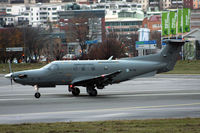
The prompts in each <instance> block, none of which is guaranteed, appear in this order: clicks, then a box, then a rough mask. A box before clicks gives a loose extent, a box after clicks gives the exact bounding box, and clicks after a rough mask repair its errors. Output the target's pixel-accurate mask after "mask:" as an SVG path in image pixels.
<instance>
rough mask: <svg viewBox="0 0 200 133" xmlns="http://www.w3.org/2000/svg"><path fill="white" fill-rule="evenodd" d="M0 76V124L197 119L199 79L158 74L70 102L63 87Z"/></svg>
mask: <svg viewBox="0 0 200 133" xmlns="http://www.w3.org/2000/svg"><path fill="white" fill-rule="evenodd" d="M9 84H10V81H9V80H8V79H5V78H4V77H0V123H1V124H2V123H8V124H12V123H27V122H28V123H29V122H68V121H98V120H126V119H152V118H184V117H200V75H156V76H155V77H151V78H140V79H135V80H131V81H127V82H123V83H120V84H115V85H110V86H107V87H106V88H105V89H104V90H98V94H99V95H98V96H97V97H90V96H88V95H87V94H86V91H85V88H80V89H81V94H80V96H78V97H74V96H72V95H71V93H69V92H68V91H67V89H68V87H67V86H57V87H56V88H41V89H40V93H41V95H42V96H41V98H40V99H35V98H34V96H33V95H34V93H35V90H34V88H33V87H31V86H21V85H18V84H14V85H13V87H12V86H10V85H9Z"/></svg>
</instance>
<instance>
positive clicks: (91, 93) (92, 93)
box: [89, 89, 97, 97]
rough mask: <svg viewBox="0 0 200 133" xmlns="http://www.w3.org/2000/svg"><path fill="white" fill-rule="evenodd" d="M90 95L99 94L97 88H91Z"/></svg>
mask: <svg viewBox="0 0 200 133" xmlns="http://www.w3.org/2000/svg"><path fill="white" fill-rule="evenodd" d="M89 95H90V96H93V97H95V96H97V90H96V89H92V90H90V92H89Z"/></svg>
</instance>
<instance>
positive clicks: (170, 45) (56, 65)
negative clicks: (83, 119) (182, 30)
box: [5, 39, 185, 98]
mask: <svg viewBox="0 0 200 133" xmlns="http://www.w3.org/2000/svg"><path fill="white" fill-rule="evenodd" d="M184 43H185V41H183V40H175V39H172V40H166V44H167V45H166V46H165V47H164V48H163V49H162V50H161V51H160V52H159V53H157V54H152V55H147V56H140V57H133V58H121V59H118V60H112V57H111V58H109V59H108V60H75V61H53V62H51V63H49V64H47V65H46V66H44V67H42V68H40V69H33V70H26V71H19V72H12V71H11V73H10V74H7V75H5V77H6V78H10V79H11V83H12V80H14V81H15V82H16V83H19V84H22V85H31V86H34V88H35V90H36V93H35V97H36V98H40V93H39V88H42V87H56V85H68V90H69V92H72V94H73V95H74V96H78V95H79V93H80V89H79V88H78V87H77V86H83V87H86V91H87V93H88V94H89V95H90V96H96V95H97V90H96V89H95V88H97V89H103V88H104V87H105V86H107V85H109V84H114V83H120V82H122V81H127V80H130V79H133V78H139V77H147V76H154V75H155V74H158V73H162V72H167V71H170V70H172V69H173V68H174V65H175V64H176V61H177V56H178V54H179V53H180V51H181V47H182V45H184ZM10 70H11V67H10Z"/></svg>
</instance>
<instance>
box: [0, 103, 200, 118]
mask: <svg viewBox="0 0 200 133" xmlns="http://www.w3.org/2000/svg"><path fill="white" fill-rule="evenodd" d="M194 105H200V103H188V104H172V105H158V106H138V107H122V108H107V109H91V110H71V111H57V112H40V113H23V114H4V115H0V117H13V116H15V117H16V116H17V117H25V115H26V116H27V115H29V116H31V115H45V114H46V115H47V114H48V115H56V114H67V113H68V114H69V113H90V112H91V113H92V112H106V111H117V110H118V111H119V110H123V111H128V110H134V109H156V108H170V107H184V106H194Z"/></svg>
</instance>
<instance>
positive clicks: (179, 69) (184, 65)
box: [0, 60, 200, 74]
mask: <svg viewBox="0 0 200 133" xmlns="http://www.w3.org/2000/svg"><path fill="white" fill-rule="evenodd" d="M44 65H46V64H45V63H32V64H30V63H28V64H25V63H22V64H12V69H13V71H20V70H28V69H35V68H41V67H42V66H44ZM0 73H2V74H6V73H9V67H8V64H0ZM165 74H200V60H197V61H190V62H188V61H178V62H177V63H176V66H175V68H174V70H173V71H170V72H167V73H165Z"/></svg>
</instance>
